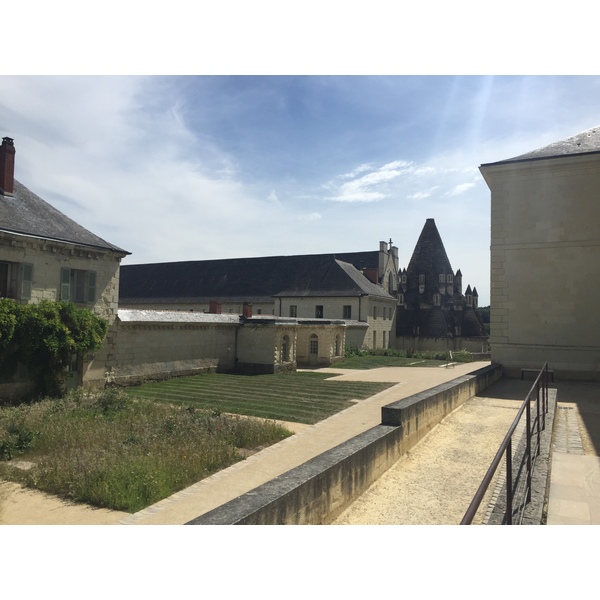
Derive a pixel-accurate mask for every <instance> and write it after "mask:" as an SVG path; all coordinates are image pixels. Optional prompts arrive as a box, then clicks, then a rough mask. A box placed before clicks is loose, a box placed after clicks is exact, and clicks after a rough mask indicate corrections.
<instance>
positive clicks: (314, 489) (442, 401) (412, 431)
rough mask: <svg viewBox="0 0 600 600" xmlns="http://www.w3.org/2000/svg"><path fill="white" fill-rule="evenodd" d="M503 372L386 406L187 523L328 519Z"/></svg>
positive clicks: (495, 369) (488, 370) (476, 374)
mask: <svg viewBox="0 0 600 600" xmlns="http://www.w3.org/2000/svg"><path fill="white" fill-rule="evenodd" d="M501 377H502V367H501V366H500V365H497V364H493V365H490V366H488V367H484V368H483V369H478V370H477V371H473V373H470V374H469V375H463V376H461V377H457V378H456V379H454V380H452V381H450V382H448V383H444V384H442V385H439V386H436V387H434V388H431V389H429V390H427V391H425V392H421V393H419V394H415V395H413V396H409V397H408V398H405V399H404V400H399V401H398V402H394V403H392V404H390V405H388V406H385V407H383V408H382V424H381V425H378V426H376V427H373V428H372V429H369V430H367V431H365V432H364V433H361V434H360V435H357V436H355V437H353V438H351V439H350V440H348V441H346V442H344V443H342V444H340V445H338V446H336V447H335V448H332V449H331V450H328V451H327V452H324V453H323V454H320V455H319V456H316V457H315V458H313V459H311V460H309V461H307V462H306V463H304V464H302V465H300V466H298V467H296V468H294V469H292V470H290V471H288V472H287V473H284V474H283V475H280V476H279V477H276V478H275V479H272V480H271V481H269V482H267V483H265V484H263V485H261V486H259V487H257V488H255V489H254V490H252V491H250V492H247V493H246V494H243V495H242V496H239V497H238V498H235V499H234V500H231V501H230V502H227V503H226V504H223V505H222V506H220V507H218V508H216V509H214V510H212V511H209V512H207V513H205V514H204V515H201V516H199V517H197V518H196V519H193V520H192V521H190V522H189V523H187V525H311V524H312V525H317V524H325V523H329V522H331V521H333V520H334V519H335V518H336V517H337V516H338V515H339V514H340V513H341V512H343V511H344V510H345V509H346V508H348V506H350V504H351V503H352V502H353V501H354V500H355V499H356V498H358V497H359V496H360V495H361V494H363V493H364V492H365V491H366V490H367V489H368V487H369V486H370V485H371V484H372V483H374V482H375V481H376V480H377V479H378V478H379V477H380V476H381V475H382V474H383V473H384V472H385V471H386V470H387V469H389V468H390V467H391V466H392V465H393V464H394V463H395V462H396V461H397V460H398V459H399V458H400V457H401V456H402V455H403V454H405V453H406V452H407V451H408V450H410V448H412V447H413V446H414V445H415V444H416V443H417V442H418V441H419V440H420V439H421V438H422V437H423V436H424V435H426V434H427V433H428V432H429V431H430V430H431V429H432V428H433V427H434V426H435V425H437V424H438V423H439V422H440V421H441V420H442V419H443V418H444V417H445V416H446V415H448V414H449V413H450V412H452V411H453V410H454V409H455V408H457V407H458V406H460V405H461V404H463V403H464V402H466V401H467V400H468V399H469V398H472V397H473V396H475V395H477V394H478V393H480V392H481V391H482V390H484V389H485V388H486V387H488V386H489V385H491V384H492V383H494V382H495V381H498V380H499V379H500V378H501Z"/></svg>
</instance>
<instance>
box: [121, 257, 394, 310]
mask: <svg viewBox="0 0 600 600" xmlns="http://www.w3.org/2000/svg"><path fill="white" fill-rule="evenodd" d="M378 264H379V253H378V252H377V251H374V252H351V253H345V254H309V255H296V256H270V257H260V258H233V259H217V260H204V261H183V262H170V263H153V264H144V265H122V266H121V276H120V283H119V301H120V302H121V303H124V304H125V303H131V304H135V303H143V302H154V303H160V302H163V303H165V302H173V301H177V302H208V301H209V300H217V301H219V300H225V299H227V300H229V301H232V300H233V301H236V300H239V301H242V300H243V301H250V302H252V301H254V302H261V301H262V302H268V301H270V300H271V299H272V298H273V297H274V296H306V295H323V296H347V295H355V296H359V295H367V294H371V295H376V296H382V297H387V298H391V296H389V294H387V292H385V291H384V290H383V288H381V287H379V286H377V285H375V284H373V283H371V282H370V281H369V280H368V279H367V278H366V277H365V276H364V275H363V274H362V273H360V272H359V271H358V270H357V269H361V268H377V267H378Z"/></svg>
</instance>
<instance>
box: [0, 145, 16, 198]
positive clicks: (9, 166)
mask: <svg viewBox="0 0 600 600" xmlns="http://www.w3.org/2000/svg"><path fill="white" fill-rule="evenodd" d="M14 191H15V144H14V140H13V139H12V138H9V137H3V138H2V145H1V146H0V193H1V194H2V195H3V196H12V195H13V193H14Z"/></svg>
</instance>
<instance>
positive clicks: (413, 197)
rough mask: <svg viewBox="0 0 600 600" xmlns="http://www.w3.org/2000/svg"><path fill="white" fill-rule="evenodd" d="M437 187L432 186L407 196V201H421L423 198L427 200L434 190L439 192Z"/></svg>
mask: <svg viewBox="0 0 600 600" xmlns="http://www.w3.org/2000/svg"><path fill="white" fill-rule="evenodd" d="M439 189H440V186H439V185H434V186H432V187H430V188H428V189H426V190H421V191H420V192H415V193H414V194H411V195H410V196H408V199H409V200H423V199H425V198H429V197H430V196H431V195H432V194H433V193H434V192H435V191H436V190H439Z"/></svg>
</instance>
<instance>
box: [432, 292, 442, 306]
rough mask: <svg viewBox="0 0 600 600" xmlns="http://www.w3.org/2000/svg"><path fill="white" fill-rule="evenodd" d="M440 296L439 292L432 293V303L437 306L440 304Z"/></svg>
mask: <svg viewBox="0 0 600 600" xmlns="http://www.w3.org/2000/svg"><path fill="white" fill-rule="evenodd" d="M440 298H441V296H440V295H439V294H434V295H433V303H434V305H435V306H439V305H440Z"/></svg>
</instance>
